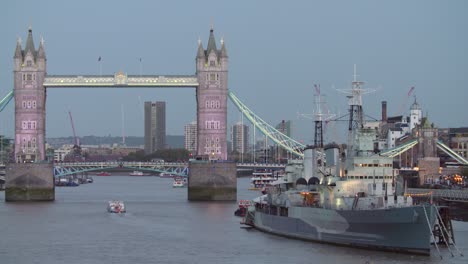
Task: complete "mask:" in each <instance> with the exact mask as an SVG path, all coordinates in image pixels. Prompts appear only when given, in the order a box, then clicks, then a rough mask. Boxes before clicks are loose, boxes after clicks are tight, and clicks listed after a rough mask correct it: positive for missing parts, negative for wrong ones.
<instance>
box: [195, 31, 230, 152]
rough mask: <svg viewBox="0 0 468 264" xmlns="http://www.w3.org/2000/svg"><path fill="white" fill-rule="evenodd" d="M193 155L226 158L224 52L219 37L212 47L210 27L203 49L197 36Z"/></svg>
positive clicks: (225, 53) (226, 95) (226, 71)
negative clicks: (196, 132)
mask: <svg viewBox="0 0 468 264" xmlns="http://www.w3.org/2000/svg"><path fill="white" fill-rule="evenodd" d="M196 64H197V72H196V75H197V78H198V84H199V86H198V87H197V126H198V138H197V155H199V156H204V157H208V159H209V160H226V159H227V97H228V56H227V51H226V46H225V44H224V41H223V39H221V48H220V49H217V48H216V41H215V37H214V33H213V27H211V29H210V37H209V39H208V45H207V47H206V50H205V49H204V48H203V45H202V43H201V40H198V52H197V58H196Z"/></svg>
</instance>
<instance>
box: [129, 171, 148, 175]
mask: <svg viewBox="0 0 468 264" xmlns="http://www.w3.org/2000/svg"><path fill="white" fill-rule="evenodd" d="M130 176H145V174H144V173H143V172H141V171H133V172H132V173H130Z"/></svg>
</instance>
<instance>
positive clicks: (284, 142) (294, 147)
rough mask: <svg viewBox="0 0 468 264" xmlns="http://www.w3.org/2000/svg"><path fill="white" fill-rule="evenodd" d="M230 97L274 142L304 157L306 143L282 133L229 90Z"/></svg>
mask: <svg viewBox="0 0 468 264" xmlns="http://www.w3.org/2000/svg"><path fill="white" fill-rule="evenodd" d="M229 98H230V99H231V101H232V102H233V103H234V105H236V107H237V108H238V109H239V111H241V113H242V114H243V115H244V116H245V117H247V118H248V119H249V120H250V122H252V124H253V125H254V126H255V127H256V128H258V129H259V130H260V131H261V132H262V133H263V134H264V135H265V136H267V137H269V138H270V139H271V140H273V142H275V143H276V144H278V145H280V146H281V147H283V148H285V149H286V150H287V151H289V152H291V153H293V154H295V155H297V156H299V157H301V158H302V157H304V152H303V149H304V147H305V145H304V144H301V143H299V142H297V141H296V140H294V139H292V138H290V137H288V136H286V135H285V134H283V133H281V132H280V131H278V130H277V129H275V128H274V127H272V126H271V125H270V124H268V123H267V122H265V121H264V120H263V119H261V118H260V117H259V116H257V115H256V114H255V113H254V112H253V111H252V110H250V109H249V108H248V107H247V106H246V105H245V104H243V103H242V102H241V101H240V100H239V98H238V97H237V96H236V95H235V94H234V93H233V92H231V91H229Z"/></svg>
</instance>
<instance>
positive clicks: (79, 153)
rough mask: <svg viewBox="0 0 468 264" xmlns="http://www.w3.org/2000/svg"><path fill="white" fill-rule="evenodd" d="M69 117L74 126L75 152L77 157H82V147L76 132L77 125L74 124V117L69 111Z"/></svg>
mask: <svg viewBox="0 0 468 264" xmlns="http://www.w3.org/2000/svg"><path fill="white" fill-rule="evenodd" d="M68 115H69V116H70V123H71V126H72V130H73V139H74V143H75V144H74V145H73V152H74V155H75V156H81V147H80V140H79V139H78V137H77V136H76V131H75V124H74V123H73V116H72V113H71V111H68Z"/></svg>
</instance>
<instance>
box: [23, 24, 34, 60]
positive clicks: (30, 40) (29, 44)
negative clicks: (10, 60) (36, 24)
mask: <svg viewBox="0 0 468 264" xmlns="http://www.w3.org/2000/svg"><path fill="white" fill-rule="evenodd" d="M28 51H31V54H32V56H33V57H34V59H35V58H36V49H35V48H34V40H33V35H32V27H31V26H29V30H28V38H27V40H26V47H25V48H24V55H26V54H27V53H28Z"/></svg>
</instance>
